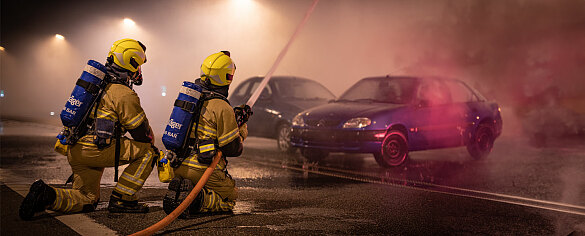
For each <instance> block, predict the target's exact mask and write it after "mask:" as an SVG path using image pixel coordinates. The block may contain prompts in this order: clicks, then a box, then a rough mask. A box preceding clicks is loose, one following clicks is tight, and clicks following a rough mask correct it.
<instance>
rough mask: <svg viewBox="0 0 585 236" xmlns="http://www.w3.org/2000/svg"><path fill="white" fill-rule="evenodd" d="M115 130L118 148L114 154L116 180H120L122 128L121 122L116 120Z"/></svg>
mask: <svg viewBox="0 0 585 236" xmlns="http://www.w3.org/2000/svg"><path fill="white" fill-rule="evenodd" d="M114 130H115V131H114V136H116V150H115V154H114V155H115V157H114V182H118V166H119V165H120V136H122V134H121V133H122V130H121V129H120V123H119V122H116V125H115V128H114Z"/></svg>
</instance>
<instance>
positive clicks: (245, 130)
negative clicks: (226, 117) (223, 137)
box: [239, 123, 248, 141]
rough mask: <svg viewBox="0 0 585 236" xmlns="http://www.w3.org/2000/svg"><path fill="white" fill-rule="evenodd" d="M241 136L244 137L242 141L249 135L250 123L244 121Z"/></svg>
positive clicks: (240, 130) (240, 129)
mask: <svg viewBox="0 0 585 236" xmlns="http://www.w3.org/2000/svg"><path fill="white" fill-rule="evenodd" d="M239 132H240V137H242V141H244V140H245V139H246V138H247V137H248V124H246V123H244V124H243V125H242V126H240V128H239Z"/></svg>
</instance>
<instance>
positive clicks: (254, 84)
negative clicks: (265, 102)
mask: <svg viewBox="0 0 585 236" xmlns="http://www.w3.org/2000/svg"><path fill="white" fill-rule="evenodd" d="M260 82H261V81H255V82H252V85H251V88H250V94H252V93H254V91H256V88H258V86H259V85H260ZM271 96H272V89H271V88H270V85H269V84H267V85H266V87H264V90H262V93H261V94H260V97H259V99H267V98H270V97H271Z"/></svg>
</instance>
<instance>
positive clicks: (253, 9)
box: [0, 0, 585, 137]
mask: <svg viewBox="0 0 585 236" xmlns="http://www.w3.org/2000/svg"><path fill="white" fill-rule="evenodd" d="M311 2H312V1H311V0H303V1H284V0H278V1H266V0H256V1H253V0H247V1H244V0H240V1H236V0H224V1H211V0H204V1H187V0H172V1H152V0H148V1H109V0H108V1H99V2H82V1H60V2H58V3H50V2H39V1H31V0H28V1H19V3H9V2H7V1H2V35H1V36H2V46H3V47H5V51H3V52H1V55H2V58H1V66H2V67H1V69H2V70H1V78H2V79H1V84H0V86H1V89H2V90H4V92H5V97H3V98H1V100H0V104H1V108H0V109H1V115H2V117H15V118H19V119H29V120H36V121H43V122H52V123H58V122H59V118H58V114H59V112H60V110H61V109H62V107H63V105H64V104H65V101H66V99H67V97H68V96H69V93H70V92H71V90H72V89H73V86H74V83H75V80H76V79H77V78H78V77H79V75H80V74H81V71H82V69H83V66H84V64H85V63H86V62H87V60H90V59H94V60H98V61H101V62H105V57H106V55H107V52H108V50H109V47H110V46H111V43H113V42H114V41H116V40H118V39H120V38H125V37H130V38H135V39H137V40H140V41H142V42H143V43H144V44H145V45H146V46H147V57H148V62H147V63H146V64H145V65H144V66H143V75H144V79H145V81H144V84H143V85H142V86H140V87H135V90H136V92H137V93H138V94H139V96H140V98H141V102H142V104H143V107H144V108H145V110H146V113H147V117H148V118H149V120H150V121H151V124H152V126H153V128H154V129H155V130H156V131H157V133H158V134H159V135H158V137H160V133H162V130H163V129H164V126H165V124H166V120H167V119H168V117H169V115H170V112H171V109H172V104H173V101H174V99H175V98H176V94H177V92H178V89H179V87H180V85H181V82H182V81H184V80H194V79H196V78H197V77H198V74H199V66H200V64H201V62H202V60H203V59H204V58H205V57H206V56H207V55H209V54H212V53H215V52H217V51H220V50H229V51H231V53H232V57H233V58H234V60H235V62H236V65H237V71H236V77H235V79H234V82H233V85H232V87H235V86H237V85H238V84H239V83H241V82H242V81H243V80H244V79H246V78H248V77H252V76H256V75H264V74H265V73H266V72H267V71H268V69H269V68H270V66H271V65H272V63H273V61H274V60H275V59H276V57H277V55H278V53H279V52H280V50H281V49H282V48H283V47H284V45H285V44H286V42H287V41H288V39H289V37H290V36H291V34H292V33H293V31H294V29H295V27H296V25H297V24H298V23H299V22H300V21H301V19H302V18H303V16H304V14H305V11H306V10H307V8H308V7H309V6H310V5H311ZM24 13H30V14H29V15H28V16H29V17H27V18H24V17H22V16H20V17H19V15H22V14H24ZM125 17H128V18H131V19H132V20H134V21H135V22H136V25H135V26H134V27H129V26H126V25H124V24H123V22H122V20H123V19H124V18H125ZM584 25H585V2H584V1H582V0H561V1H548V0H531V1H526V0H495V1H479V0H477V1H458V0H438V1H423V0H414V1H382V0H379V1H377V0H371V1H351V0H321V1H320V3H319V4H318V5H317V7H316V9H315V11H314V13H313V15H312V17H311V18H310V19H309V21H308V23H307V25H306V28H305V29H303V31H302V32H301V34H300V35H299V37H298V38H297V41H296V42H295V43H294V44H293V45H292V46H291V48H290V50H289V52H288V54H287V56H286V57H285V58H284V60H283V61H282V64H281V65H280V67H279V68H278V69H277V71H276V72H275V75H295V76H301V77H306V78H311V79H314V80H316V81H318V82H320V83H322V84H324V85H325V86H326V87H328V88H329V89H330V90H331V91H332V92H333V93H334V94H335V95H337V96H339V95H341V93H342V92H343V91H344V90H346V89H347V88H349V87H350V86H351V85H352V84H354V83H355V82H357V81H358V80H359V79H361V78H364V77H369V76H377V75H387V74H393V75H434V76H444V77H454V78H459V79H462V80H464V81H466V82H467V83H468V84H469V85H471V86H474V87H476V88H477V89H478V90H480V91H481V92H483V93H484V95H486V96H487V97H489V98H490V99H494V100H497V101H498V102H499V103H500V105H502V106H503V109H504V111H510V112H513V114H514V115H519V116H521V117H522V116H523V115H526V114H528V112H529V111H528V110H526V109H525V108H526V107H527V106H536V107H539V105H534V104H533V103H531V102H530V101H531V100H532V99H533V98H534V97H535V96H539V95H540V94H542V93H543V92H545V91H548V90H549V89H550V88H555V89H557V90H558V98H559V104H562V105H563V106H565V107H568V109H570V110H571V111H573V112H576V113H577V114H583V113H585V111H583V107H585V105H583V106H581V107H580V105H579V104H577V103H578V101H583V100H585V97H584V94H585V93H583V92H584V91H585V79H583V74H585V73H584V72H585V67H583V66H582V65H584V64H585V50H582V49H583V48H585V28H583V26H584ZM56 33H59V34H62V35H64V36H65V40H61V41H59V40H57V39H56V38H55V37H54V35H55V34H56ZM162 92H166V96H162ZM579 107H580V108H579ZM50 112H54V113H55V115H54V116H50ZM505 119H506V117H505ZM512 123H513V122H512ZM506 128H509V129H508V130H515V128H514V127H506ZM506 128H505V130H507V129H506ZM517 128H518V127H517ZM517 130H521V128H518V129H517ZM518 132H520V131H518Z"/></svg>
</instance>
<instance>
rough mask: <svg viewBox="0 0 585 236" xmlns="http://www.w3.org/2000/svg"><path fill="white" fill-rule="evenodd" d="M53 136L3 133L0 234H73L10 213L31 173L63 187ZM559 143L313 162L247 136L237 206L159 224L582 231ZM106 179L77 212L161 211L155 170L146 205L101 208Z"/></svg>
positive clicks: (144, 218)
mask: <svg viewBox="0 0 585 236" xmlns="http://www.w3.org/2000/svg"><path fill="white" fill-rule="evenodd" d="M54 140H55V139H54V138H53V137H50V136H46V137H42V136H14V135H6V134H5V135H3V136H0V142H1V146H0V148H1V149H0V150H1V152H0V153H1V158H0V160H1V168H0V174H1V182H2V198H1V199H2V201H1V205H2V208H1V209H2V222H1V223H2V227H1V228H2V232H1V234H2V235H14V234H27V233H30V234H31V235H32V234H38V233H41V232H42V233H44V234H49V235H52V234H53V233H56V234H59V235H74V234H77V233H76V232H75V231H72V230H71V229H70V228H69V227H68V226H66V225H63V224H62V223H60V221H58V220H55V217H57V218H58V217H59V214H58V213H44V214H41V215H40V216H38V217H37V219H36V220H35V221H32V222H23V221H20V220H19V219H18V218H17V216H16V209H17V207H18V204H19V202H20V201H22V196H21V195H18V194H17V193H15V192H14V191H13V189H12V188H10V187H14V186H17V187H18V186H20V187H21V188H22V187H24V188H25V189H26V188H27V187H28V185H30V183H32V181H34V179H37V178H43V179H44V180H46V182H48V183H50V184H52V185H54V186H61V185H63V183H64V181H65V180H66V178H67V177H68V176H69V175H70V168H69V166H68V164H67V160H66V157H64V156H59V155H55V153H54V152H53V151H52V145H53V144H54ZM567 142H568V141H567ZM567 142H562V143H559V144H557V145H555V144H551V145H550V146H549V147H547V148H535V147H532V146H529V145H527V144H526V143H525V141H523V140H517V139H515V138H511V137H503V138H501V139H499V140H498V141H496V144H495V148H494V152H493V153H492V154H491V155H490V156H489V157H488V158H486V159H483V160H478V161H474V160H471V159H470V158H469V157H468V156H467V152H466V150H465V148H452V149H442V150H434V151H423V152H413V153H411V156H410V160H409V162H408V163H407V164H406V165H405V166H402V167H399V168H392V169H383V168H380V167H378V166H377V164H376V162H375V161H374V159H373V157H372V156H371V155H367V154H359V155H348V154H332V155H331V156H329V157H328V158H326V159H324V160H323V161H321V162H320V163H307V162H306V161H304V160H303V158H302V157H301V156H300V155H299V154H298V153H296V154H293V155H285V154H281V153H279V152H278V151H277V150H276V144H275V141H274V140H270V139H262V138H254V137H251V138H249V139H248V140H247V141H246V148H245V151H244V154H243V155H242V157H238V158H231V159H229V161H230V163H229V171H230V174H231V175H232V176H233V177H234V179H235V180H236V184H237V185H238V186H239V191H240V198H239V199H238V201H237V204H236V207H235V209H234V213H233V214H229V215H205V216H201V217H198V218H194V219H187V220H182V219H179V220H176V221H175V222H173V223H172V224H171V225H169V226H168V227H166V228H165V229H164V230H163V231H160V232H159V233H161V234H165V235H167V234H168V235H192V234H213V235H217V234H222V235H225V234H230V235H232V234H234V235H273V234H284V235H307V234H309V235H321V234H326V235H348V234H350V235H356V234H375V235H379V234H392V235H394V234H414V235H420V234H425V235H428V234H463V235H477V234H487V235H493V234H506V235H510V234H513V235H568V234H570V233H571V232H577V233H583V232H585V174H584V173H583V171H582V170H584V169H585V151H584V150H585V144H580V142H576V143H573V144H571V145H567ZM122 168H123V167H121V168H120V169H122ZM69 186H70V185H69ZM112 187H113V169H112V168H109V169H106V171H105V173H104V176H103V177H102V191H101V199H102V200H101V202H100V205H99V206H98V209H97V211H95V212H92V213H84V214H82V215H85V216H87V217H89V218H91V219H93V220H94V221H95V222H97V223H99V224H101V225H105V226H106V227H108V228H109V229H111V230H113V231H115V232H117V233H119V234H131V233H134V232H136V231H139V230H141V229H144V228H146V227H148V226H150V225H151V224H154V223H156V222H157V221H158V220H160V219H162V218H163V217H164V216H165V213H164V212H163V211H162V208H161V199H162V196H164V194H165V188H166V184H162V183H159V182H158V178H157V176H156V174H155V173H154V172H153V174H152V175H151V176H150V177H149V179H148V180H147V183H146V184H145V188H144V189H143V190H141V191H140V192H139V196H140V197H141V199H142V200H144V201H146V202H147V203H148V204H149V205H150V206H151V212H150V213H148V214H139V215H136V214H112V213H108V211H107V210H106V209H105V207H106V204H107V199H109V193H110V192H111V189H112ZM78 215H81V214H78ZM47 228H52V229H54V230H47ZM52 232H53V233H52Z"/></svg>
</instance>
